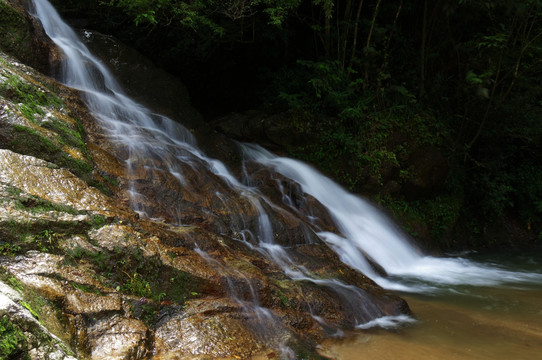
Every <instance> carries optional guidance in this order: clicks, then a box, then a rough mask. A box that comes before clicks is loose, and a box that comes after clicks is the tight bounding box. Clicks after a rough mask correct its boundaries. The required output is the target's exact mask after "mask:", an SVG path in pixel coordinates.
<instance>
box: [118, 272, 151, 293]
mask: <svg viewBox="0 0 542 360" xmlns="http://www.w3.org/2000/svg"><path fill="white" fill-rule="evenodd" d="M125 274H126V275H127V276H128V280H127V281H126V282H125V283H124V285H123V286H122V289H123V291H126V292H128V293H130V294H134V295H136V296H142V297H146V298H150V297H151V295H152V290H151V286H150V284H149V282H148V281H147V280H145V279H144V278H143V276H141V274H138V273H137V272H134V273H133V274H132V275H130V274H128V273H125Z"/></svg>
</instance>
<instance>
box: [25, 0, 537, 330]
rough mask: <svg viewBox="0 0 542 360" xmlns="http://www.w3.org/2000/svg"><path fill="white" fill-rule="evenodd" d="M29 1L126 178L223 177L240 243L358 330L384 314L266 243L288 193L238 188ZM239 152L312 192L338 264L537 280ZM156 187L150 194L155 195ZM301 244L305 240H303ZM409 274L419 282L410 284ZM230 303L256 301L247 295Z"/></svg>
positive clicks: (138, 196)
mask: <svg viewBox="0 0 542 360" xmlns="http://www.w3.org/2000/svg"><path fill="white" fill-rule="evenodd" d="M33 4H34V11H35V16H36V17H37V18H38V19H40V21H41V22H42V24H43V26H44V28H45V30H46V32H47V34H48V35H49V36H50V37H51V39H52V40H53V41H54V42H55V43H56V44H57V45H58V46H59V47H60V48H61V49H62V50H63V51H64V53H65V54H66V61H65V64H64V70H63V79H62V81H63V82H64V83H65V84H67V85H68V86H71V87H74V88H77V89H79V90H81V91H82V94H83V97H84V100H85V101H86V103H87V105H88V107H89V109H90V110H91V112H92V113H93V114H94V115H95V117H96V118H97V119H98V121H99V123H100V125H101V126H102V127H103V128H104V130H105V131H106V133H107V135H108V136H109V138H110V140H111V141H112V142H113V143H116V144H118V145H119V147H120V148H122V149H124V151H125V152H126V153H127V155H126V156H125V161H126V164H127V168H128V170H129V171H130V172H131V174H130V175H129V176H127V178H129V179H133V178H143V177H152V176H156V172H157V171H159V172H167V173H168V175H170V176H172V177H173V178H174V179H175V181H177V182H178V183H179V184H180V185H182V186H184V185H185V183H186V181H187V180H186V177H185V173H186V172H188V171H194V172H198V171H199V172H202V171H207V172H209V173H211V174H212V175H213V176H214V177H216V178H218V179H220V180H221V183H220V184H219V185H220V186H221V188H222V189H226V190H228V191H233V192H235V193H236V194H237V195H238V197H239V198H241V199H244V201H246V202H247V203H249V204H252V207H253V208H254V209H256V211H257V213H258V214H259V215H258V224H257V226H256V227H255V228H252V229H248V228H246V227H244V225H242V224H243V221H241V222H240V223H241V225H239V223H238V225H236V226H237V227H236V228H232V229H231V233H237V234H240V236H241V239H240V240H241V241H243V242H244V243H245V244H246V245H247V246H250V247H253V248H254V249H255V250H257V251H259V252H261V253H262V254H264V255H265V256H267V257H268V258H269V259H272V260H273V261H274V262H275V263H276V264H277V265H278V266H280V267H281V268H282V269H283V271H284V272H285V273H286V274H287V275H288V276H289V277H290V278H292V279H295V280H305V281H310V282H312V283H314V284H316V285H318V286H324V287H326V288H329V289H332V290H333V291H334V292H335V293H337V294H338V295H339V297H340V298H342V299H343V301H344V303H345V304H346V305H345V306H348V307H351V308H352V309H353V310H355V312H357V313H358V316H359V317H356V324H357V325H358V326H359V327H367V326H369V325H372V324H373V323H372V321H373V320H374V319H375V318H379V317H380V318H381V317H382V315H383V314H382V313H381V312H380V311H379V310H378V309H377V308H376V307H373V306H372V305H371V301H370V300H369V299H368V298H367V297H366V295H365V294H364V293H363V290H361V289H359V288H356V287H353V286H350V285H347V284H344V283H342V282H340V281H339V280H336V279H325V280H324V279H319V278H317V277H315V276H314V275H312V274H310V272H309V271H307V270H306V269H305V268H303V266H300V265H297V264H295V263H294V261H293V260H292V259H291V258H290V256H289V254H288V250H287V249H286V248H284V247H282V246H280V245H278V244H276V243H275V242H274V238H273V234H274V229H273V225H272V223H271V221H270V219H269V215H268V213H267V211H266V210H265V209H266V208H268V209H269V208H274V207H277V208H279V207H280V208H281V209H284V208H290V209H292V211H293V212H294V213H295V212H299V209H297V208H295V205H294V202H292V201H291V199H289V198H288V196H287V195H286V194H283V201H284V204H273V203H272V202H271V200H269V199H268V198H265V197H264V196H263V195H262V194H260V193H259V191H258V190H257V189H254V188H253V187H251V186H248V185H244V184H242V183H241V182H240V181H239V180H237V179H236V178H235V177H234V176H233V175H232V174H230V173H229V172H228V170H227V168H226V167H225V166H224V164H222V163H221V162H219V161H217V160H214V159H210V158H208V157H207V156H205V155H204V154H203V153H202V152H201V150H199V149H198V148H197V145H196V141H195V139H194V137H193V136H192V134H191V133H190V132H189V131H187V129H185V128H184V127H183V126H181V125H180V124H178V123H176V122H175V121H173V120H171V119H169V118H167V117H164V116H161V115H159V114H155V113H152V112H151V111H150V110H149V109H146V108H145V107H143V106H141V105H140V104H137V103H135V102H134V101H133V100H131V99H130V98H129V97H128V96H127V95H126V94H125V93H124V92H123V90H122V89H121V87H120V86H119V85H118V84H117V82H116V81H115V80H114V78H113V76H112V75H111V74H110V72H109V71H108V69H107V68H105V67H104V66H103V65H102V64H101V63H100V61H99V60H98V59H96V58H95V57H94V56H93V55H92V54H91V53H90V52H89V50H88V49H87V48H86V47H85V46H84V45H83V44H82V43H81V41H80V40H79V39H78V37H77V36H76V34H75V33H74V32H73V31H72V30H71V29H70V28H69V27H68V26H67V25H66V24H65V23H63V22H62V20H61V19H60V18H59V16H58V14H57V13H56V11H55V9H54V8H53V7H52V6H51V5H50V4H49V3H48V2H47V1H46V0H33ZM244 152H245V154H246V156H247V159H248V160H250V161H253V162H256V163H259V164H260V165H261V166H264V167H267V168H269V169H271V170H273V171H275V172H277V173H280V174H282V175H283V176H285V177H287V178H289V179H291V181H293V182H296V183H298V184H299V185H300V186H301V187H302V190H303V192H304V193H306V194H310V195H312V196H313V197H314V198H316V199H317V200H318V201H319V202H320V203H321V204H322V205H323V206H324V207H325V208H326V209H327V211H328V212H329V214H330V215H331V217H332V219H333V221H334V223H335V226H336V228H337V230H338V233H331V232H328V231H322V230H319V229H318V227H317V226H313V227H312V228H311V231H314V232H317V234H318V236H319V237H320V238H321V239H322V240H324V241H325V242H326V243H327V244H328V245H329V246H330V247H331V248H332V249H333V250H335V251H336V252H337V254H338V255H339V256H340V258H341V260H342V261H343V262H344V263H346V264H347V265H349V266H350V267H352V268H355V269H357V270H359V271H360V272H362V273H363V274H365V275H366V276H368V277H370V278H372V279H373V280H374V281H375V282H377V283H378V284H379V285H381V286H383V287H385V288H389V289H397V290H404V291H432V290H434V289H435V288H438V287H439V286H447V285H449V284H473V285H492V284H496V283H507V282H530V281H535V282H541V281H542V275H540V274H527V273H515V272H509V271H505V270H500V269H497V268H495V267H489V266H483V265H480V264H475V263H472V262H469V261H466V260H462V259H451V258H449V259H438V258H434V257H428V256H424V255H423V254H422V253H421V252H420V251H419V250H417V249H416V248H415V247H414V246H412V245H411V244H410V243H409V241H408V240H407V239H406V238H405V237H404V236H402V235H401V233H400V232H399V231H397V230H395V226H394V225H393V224H392V223H391V222H390V221H388V220H387V219H386V218H385V217H384V216H383V215H382V214H380V213H379V212H378V211H377V210H376V209H375V208H374V207H373V206H371V205H370V204H368V203H367V202H365V201H363V200H362V199H360V198H359V197H356V196H354V195H352V194H349V193H348V192H346V191H345V190H343V189H342V188H340V187H339V186H338V185H337V184H335V183H333V182H332V181H331V180H329V179H328V178H326V177H324V176H322V175H321V174H319V173H318V172H316V171H315V170H313V169H312V168H310V167H309V166H307V165H305V164H303V163H301V162H299V161H296V160H293V159H287V158H280V157H276V156H274V155H272V154H270V153H269V152H267V151H265V150H263V149H262V148H260V147H257V146H252V145H245V146H244ZM247 176H248V179H247V183H250V174H247ZM160 191H161V190H160V189H158V190H156V192H155V194H159V193H160ZM128 194H129V199H130V202H131V205H132V207H133V208H134V209H135V210H136V211H138V212H140V213H141V214H142V215H144V216H148V217H151V218H152V217H154V214H153V212H152V211H151V210H150V209H149V208H148V207H147V206H146V205H145V199H144V196H143V195H142V193H141V192H140V191H139V188H138V182H137V181H131V183H130V184H129V189H128ZM210 196H214V197H215V199H216V200H217V202H221V201H222V197H221V196H222V195H221V193H220V191H219V190H216V191H215V192H214V193H213V194H211V195H210ZM230 213H231V214H234V213H236V212H235V211H230ZM174 215H175V214H173V216H172V217H173V218H174V219H175V221H174V222H176V223H178V224H181V223H182V220H183V219H182V218H181V217H180V216H177V217H175V216H174ZM232 216H233V215H232ZM230 223H235V222H234V221H230ZM249 238H250V239H249ZM249 240H252V241H253V242H255V243H256V245H254V244H253V242H249ZM307 242H310V240H309V239H307ZM374 264H377V265H378V266H380V267H381V268H382V269H384V271H385V272H386V273H387V276H384V275H382V274H381V272H378V271H375V270H374V266H373V265H374ZM417 279H420V280H421V281H422V283H416V281H417ZM238 300H239V301H250V300H252V301H255V298H253V299H246V300H245V299H238ZM258 306H259V305H257V304H256V305H254V306H253V307H252V311H255V309H260V308H259V307H258ZM396 320H406V319H404V318H400V319H393V318H392V319H390V318H385V319H383V321H385V322H386V323H395V321H396ZM377 323H378V322H377Z"/></svg>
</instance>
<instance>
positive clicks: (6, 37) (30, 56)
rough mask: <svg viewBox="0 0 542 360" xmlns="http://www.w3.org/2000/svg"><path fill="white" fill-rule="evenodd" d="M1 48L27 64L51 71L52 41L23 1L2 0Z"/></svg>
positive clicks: (44, 70) (0, 12)
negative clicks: (27, 10)
mask: <svg viewBox="0 0 542 360" xmlns="http://www.w3.org/2000/svg"><path fill="white" fill-rule="evenodd" d="M0 49H1V50H2V51H5V52H6V53H8V54H10V55H12V56H14V57H16V58H17V59H18V60H20V61H21V62H23V63H25V64H27V65H31V66H33V67H35V68H37V69H39V70H41V71H43V72H49V69H50V65H49V55H50V53H51V49H53V45H52V42H51V41H50V40H49V39H48V38H47V36H46V35H45V33H44V31H43V29H42V28H41V26H40V25H39V24H38V23H37V21H35V20H33V19H32V18H31V17H30V16H28V15H27V13H26V12H25V11H24V8H23V5H22V3H21V1H17V0H14V1H6V0H0Z"/></svg>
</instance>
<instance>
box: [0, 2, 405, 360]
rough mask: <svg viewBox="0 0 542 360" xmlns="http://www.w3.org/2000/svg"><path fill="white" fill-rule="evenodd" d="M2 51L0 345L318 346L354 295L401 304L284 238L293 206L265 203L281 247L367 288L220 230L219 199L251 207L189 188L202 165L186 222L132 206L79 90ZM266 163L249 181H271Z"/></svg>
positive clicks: (219, 350)
mask: <svg viewBox="0 0 542 360" xmlns="http://www.w3.org/2000/svg"><path fill="white" fill-rule="evenodd" d="M0 6H1V7H2V9H4V10H5V9H8V8H10V9H13V8H11V7H10V6H8V3H6V2H5V1H3V0H0ZM4 10H3V11H4ZM5 11H7V10H5ZM17 14H18V15H17ZM9 16H10V18H12V19H14V17H13V16H23V15H21V13H19V12H16V11H15V10H13V12H12V13H10V15H9ZM20 19H23V20H24V19H25V18H20ZM23 20H21V21H23ZM2 21H3V20H2ZM24 24H26V25H25V26H28V27H29V28H32V27H33V26H35V24H33V23H32V22H31V21H27V20H24ZM2 29H3V28H2ZM23 30H24V27H23ZM1 36H3V35H1ZM31 39H33V38H31ZM32 41H34V40H32ZM10 46H11V45H10ZM3 49H4V51H10V54H12V55H15V56H17V55H18V53H19V52H18V50H17V49H14V48H13V47H12V46H11V47H10V48H9V49H7V50H6V46H5V45H4V47H3ZM12 55H7V54H5V53H4V52H0V204H1V206H0V335H1V336H0V358H21V359H23V358H26V359H74V358H78V359H145V358H154V359H198V358H201V359H203V358H205V359H209V358H214V359H219V358H229V359H247V358H261V359H272V358H280V357H281V356H282V357H293V358H295V357H299V358H315V357H317V355H316V354H315V352H314V351H315V346H316V344H317V343H318V341H320V340H321V339H322V338H324V337H326V336H329V335H331V334H334V333H335V332H336V331H337V329H344V328H352V327H353V326H354V325H355V324H354V323H353V321H352V319H353V314H354V313H355V312H356V311H358V310H359V307H363V306H371V307H375V308H376V309H378V310H379V312H380V313H381V314H383V315H397V314H402V313H408V311H409V310H408V306H407V305H406V303H405V302H404V301H403V300H402V299H400V298H398V297H396V296H394V295H391V294H388V293H386V292H385V291H383V290H382V289H380V288H379V287H378V286H377V285H376V284H374V283H373V282H372V281H371V280H369V279H368V278H366V277H365V276H363V275H362V274H359V273H357V272H355V271H353V270H352V269H350V268H348V267H347V266H345V265H344V264H343V263H341V261H340V260H339V259H338V258H337V256H336V255H335V254H334V253H333V252H332V251H331V250H330V249H329V248H328V247H327V246H326V245H325V244H323V243H322V242H319V241H317V240H315V241H314V242H313V243H311V244H304V243H301V242H297V241H296V240H295V238H296V234H297V233H299V232H303V231H305V230H306V227H307V225H306V223H305V221H304V220H303V219H302V218H301V219H293V217H291V216H290V215H288V213H287V212H285V211H277V212H276V215H274V220H273V221H276V222H277V224H279V226H278V227H277V228H278V229H280V233H281V234H277V235H276V236H277V238H278V239H279V240H280V241H281V242H282V243H284V242H287V243H289V245H290V253H289V254H290V256H292V257H293V258H295V259H296V262H297V263H298V264H300V266H303V267H304V268H305V269H307V271H310V272H311V273H313V274H315V275H317V276H318V277H320V278H322V279H326V278H337V279H340V280H342V281H344V283H347V284H351V285H355V286H356V287H357V289H359V291H361V292H363V293H364V294H365V299H366V301H367V303H365V304H363V303H352V302H348V301H345V295H344V294H342V295H341V294H340V293H337V292H334V291H332V290H330V289H329V288H326V287H322V286H319V285H318V284H316V283H314V282H310V281H294V280H292V279H291V278H289V277H288V276H286V275H285V274H284V273H283V271H282V270H281V269H280V268H279V267H278V266H277V265H276V264H275V263H273V262H272V261H270V260H269V259H268V258H267V257H265V256H264V255H263V254H262V253H261V252H258V251H256V250H255V249H254V248H253V247H251V246H247V244H246V243H244V242H240V241H239V240H238V239H236V237H235V236H234V235H233V234H225V233H224V232H223V231H221V229H223V228H224V222H225V221H227V219H232V218H235V217H233V216H232V215H231V214H229V215H228V214H226V212H228V211H229V212H235V213H236V214H237V215H239V214H240V215H246V216H247V218H250V217H251V216H252V217H254V216H255V215H254V214H253V212H254V209H253V207H250V206H249V205H247V204H245V205H243V204H240V205H236V206H234V205H230V204H228V203H227V202H226V203H225V205H223V206H221V207H220V208H219V210H217V209H216V208H213V206H215V207H216V206H217V205H216V204H213V199H212V198H208V197H205V195H202V194H204V192H205V191H206V189H207V188H206V187H210V188H212V187H213V184H215V183H213V182H212V179H206V187H203V188H202V189H200V192H199V193H198V192H193V193H190V194H188V193H183V192H182V189H173V190H172V192H173V191H175V192H176V193H177V194H180V195H177V196H178V197H177V198H175V199H177V200H178V201H179V203H180V204H183V206H184V208H185V210H182V211H184V213H183V214H182V215H183V216H184V217H185V218H186V219H188V220H190V221H188V220H187V223H189V225H185V226H179V225H174V224H170V223H168V221H167V218H165V219H164V220H162V221H152V220H149V219H140V218H139V216H138V214H136V213H135V212H134V211H132V210H131V209H130V208H129V207H128V206H127V200H126V195H125V193H126V183H127V181H128V179H127V175H126V174H127V172H126V171H125V169H124V167H123V162H122V160H121V157H120V155H119V154H117V153H116V152H115V151H114V150H113V147H112V146H111V145H110V144H109V143H108V142H107V138H106V137H105V136H104V135H103V134H102V133H101V130H100V129H99V127H98V126H97V125H96V124H95V123H94V120H93V118H92V117H91V115H90V114H89V113H88V111H87V110H86V108H85V107H84V105H83V104H82V103H81V101H80V100H79V98H78V94H77V93H76V92H75V91H73V90H71V89H68V88H66V87H64V86H62V85H61V84H58V83H57V82H55V81H54V80H51V79H50V78H48V77H46V76H44V75H42V74H41V73H39V72H38V71H36V70H34V69H33V68H31V67H28V66H26V65H23V64H22V63H21V62H20V61H18V60H16V59H15V58H13V57H12ZM25 56H27V55H25ZM25 56H22V57H23V58H24V57H25ZM19 58H21V57H19ZM200 175H201V174H195V175H194V176H200ZM263 175H266V176H263ZM263 175H262V179H267V180H262V188H265V187H269V188H270V191H271V192H272V191H273V189H272V188H275V191H276V186H277V185H276V181H275V180H272V181H271V180H269V177H268V176H267V174H263ZM132 176H133V175H132ZM197 179H198V178H194V179H193V180H192V181H193V182H197ZM132 180H133V179H132ZM207 180H208V181H207ZM141 181H143V179H141ZM266 181H267V182H266ZM216 186H219V185H216ZM290 186H291V188H292V190H291V191H294V192H295V191H299V188H298V187H296V186H295V184H291V185H290ZM152 187H153V186H152V183H150V184H148V186H147V188H148V191H150V193H149V194H150V195H153V196H154V195H155V194H153V193H152ZM194 187H197V184H195V185H194ZM143 190H145V186H143V187H142V191H143ZM270 196H272V195H270ZM149 198H150V199H151V200H150V201H151V202H152V201H153V200H152V199H153V198H152V197H149ZM234 201H237V200H236V199H233V200H231V202H234ZM310 201H312V200H310ZM175 206H176V208H178V207H179V206H178V204H177V205H175ZM157 207H160V206H158V205H157ZM186 209H188V210H186ZM228 209H231V210H228ZM166 210H167V209H165V210H164V209H162V208H161V207H160V210H157V212H160V211H164V212H165V211H166ZM182 211H181V212H182ZM243 212H246V214H243ZM209 214H212V215H209ZM322 218H323V219H325V216H322ZM323 226H330V225H325V224H324V225H323ZM357 291H358V290H357ZM346 300H347V299H346ZM286 349H287V350H286Z"/></svg>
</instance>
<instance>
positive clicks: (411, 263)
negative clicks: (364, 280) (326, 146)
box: [244, 145, 542, 292]
mask: <svg viewBox="0 0 542 360" xmlns="http://www.w3.org/2000/svg"><path fill="white" fill-rule="evenodd" d="M244 152H245V155H246V157H247V159H249V160H253V161H256V162H258V163H260V164H262V165H264V166H267V167H270V168H272V169H273V170H274V171H276V172H277V173H280V174H282V175H284V176H286V177H288V178H290V179H292V180H293V181H295V182H297V183H298V184H300V185H301V187H302V189H303V191H304V192H305V193H307V194H310V195H312V196H314V197H315V198H316V199H318V200H319V201H320V202H321V203H322V204H323V205H324V206H325V207H326V208H327V209H328V211H329V213H330V214H331V215H332V217H333V220H334V222H335V224H336V226H337V229H338V230H339V231H340V232H341V235H337V234H334V233H329V232H320V233H319V236H320V237H321V238H322V239H323V240H324V241H326V242H327V243H328V245H329V246H330V247H331V248H332V249H333V250H335V251H336V252H337V254H338V255H339V256H340V258H341V260H342V261H343V262H344V263H346V264H348V265H350V266H352V267H353V268H355V269H358V270H359V271H361V272H362V273H364V274H365V275H367V276H369V277H370V278H372V279H373V280H374V281H375V282H376V283H378V284H379V285H380V286H382V287H384V288H388V289H394V290H401V291H410V292H432V291H435V290H438V289H441V288H447V287H448V285H474V286H496V285H505V284H525V283H542V274H540V273H526V272H514V271H508V270H504V269H500V268H498V267H497V266H495V265H491V266H490V265H484V264H478V263H475V262H472V261H469V260H466V259H462V258H436V257H431V256H426V255H424V254H423V253H422V252H421V251H420V250H419V249H417V248H416V247H414V246H413V245H412V244H411V243H410V241H409V240H408V238H407V237H406V236H405V235H403V234H402V233H401V232H400V231H398V230H397V228H396V226H395V225H394V224H392V223H391V222H390V221H389V220H388V219H387V218H385V217H384V215H382V214H381V212H380V211H379V210H377V209H376V208H375V207H374V206H372V205H370V204H369V203H368V202H367V201H365V200H363V199H361V198H359V197H357V196H354V195H352V194H350V193H348V192H347V191H346V190H344V189H343V188H341V187H340V186H339V185H337V184H335V183H334V182H333V181H331V180H330V179H328V178H327V177H325V176H324V175H322V174H320V173H319V172H318V171H316V170H315V169H313V168H311V167H310V166H308V165H307V164H304V163H302V162H300V161H297V160H294V159H289V158H284V157H278V156H275V155H273V154H271V153H270V152H268V151H266V150H265V149H263V148H261V147H260V146H257V145H245V146H244ZM284 196H285V197H287V196H286V195H284ZM285 203H286V204H287V205H289V206H292V205H291V204H292V202H291V201H286V202H285ZM367 258H369V259H370V260H371V261H373V262H375V263H377V264H378V265H379V266H381V267H382V268H383V269H384V270H385V271H386V273H387V275H388V277H383V276H381V275H379V274H378V273H377V272H375V271H374V270H373V268H372V266H371V265H370V262H369V261H367ZM390 277H391V279H393V280H391V279H390ZM416 280H421V281H416Z"/></svg>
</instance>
